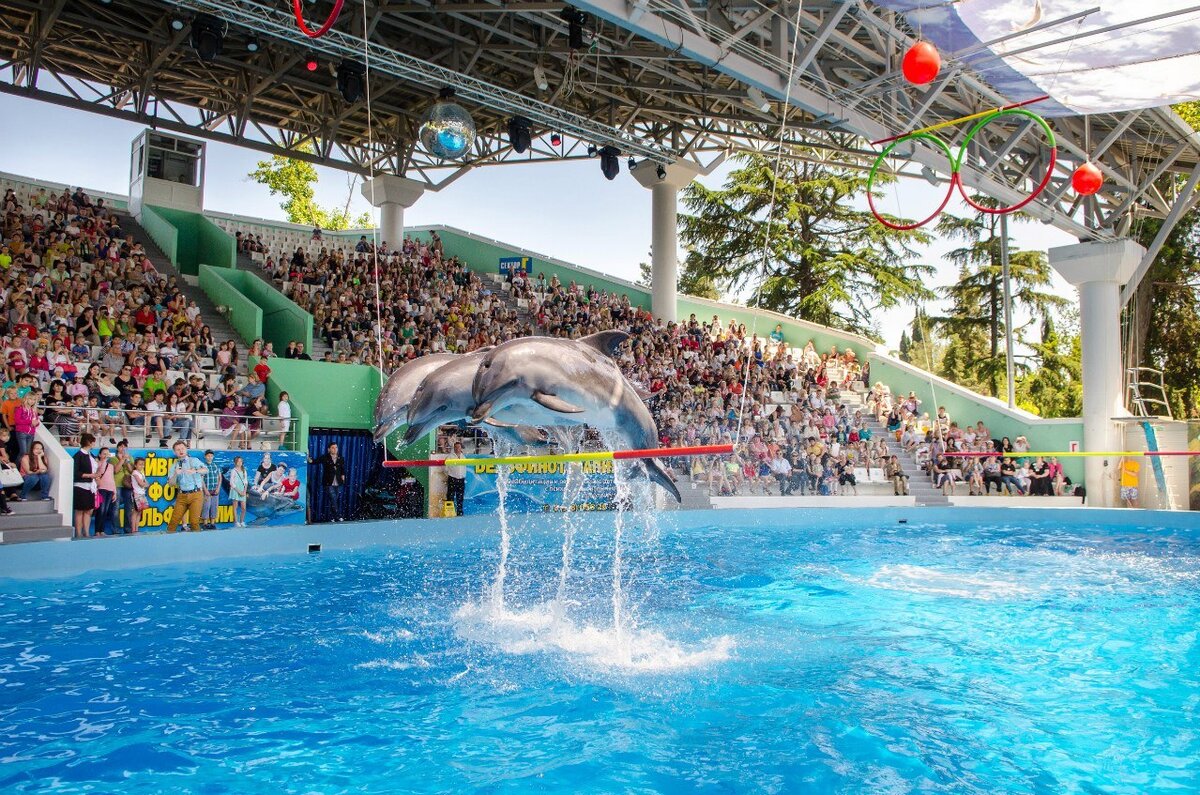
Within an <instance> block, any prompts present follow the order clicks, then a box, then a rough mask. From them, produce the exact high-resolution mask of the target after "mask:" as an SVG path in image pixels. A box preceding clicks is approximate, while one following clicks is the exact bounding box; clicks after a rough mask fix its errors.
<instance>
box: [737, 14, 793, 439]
mask: <svg viewBox="0 0 1200 795" xmlns="http://www.w3.org/2000/svg"><path fill="white" fill-rule="evenodd" d="M803 14H804V3H803V0H801V2H799V3H797V4H796V23H795V31H796V35H794V36H793V37H792V54H791V57H790V58H789V63H788V76H787V91H786V93H785V94H784V97H783V110H782V112H781V113H780V118H779V142H778V144H777V146H776V149H775V167H774V168H773V169H772V170H771V177H772V179H771V203H770V204H769V205H768V207H767V226H766V229H764V230H763V264H762V273H761V275H760V276H759V280H758V289H757V290H755V294H754V313H753V315H752V316H751V321H750V337H751V339H753V338H754V336H755V335H756V334H758V316H759V315H760V314H761V313H762V290H763V285H764V284H765V283H766V281H767V261H768V256H769V252H770V250H771V230H772V227H773V226H774V223H775V199H776V194H777V193H778V191H779V178H780V177H779V169H780V167H781V166H782V165H783V141H784V138H785V137H786V135H787V118H788V112H789V111H790V110H791V109H792V85H793V84H794V78H795V74H796V51H797V49H798V47H799V44H800V20H801V18H802V17H803ZM753 356H754V351H753V350H750V351H748V352H747V353H746V359H745V363H744V365H743V367H744V368H745V369H744V372H743V373H742V399H741V401H740V403H739V405H738V422H737V435H736V436H735V437H734V440H735V441H737V442H739V443H740V442H741V437H742V421H743V417H744V416H745V413H746V393H747V392H749V391H750V367H751V365H752V362H751V359H752V358H753Z"/></svg>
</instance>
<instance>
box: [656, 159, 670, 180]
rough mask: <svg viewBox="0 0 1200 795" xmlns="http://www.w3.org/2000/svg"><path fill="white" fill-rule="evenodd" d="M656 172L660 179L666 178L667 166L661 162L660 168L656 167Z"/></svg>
mask: <svg viewBox="0 0 1200 795" xmlns="http://www.w3.org/2000/svg"><path fill="white" fill-rule="evenodd" d="M654 174H655V176H657V177H658V178H659V179H666V178H667V167H666V166H664V165H663V164H662V163H659V164H658V168H656V169H654Z"/></svg>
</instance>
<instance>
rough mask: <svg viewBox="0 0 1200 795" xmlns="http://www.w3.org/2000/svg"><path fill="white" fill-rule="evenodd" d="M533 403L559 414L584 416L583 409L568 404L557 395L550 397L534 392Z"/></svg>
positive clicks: (544, 393)
mask: <svg viewBox="0 0 1200 795" xmlns="http://www.w3.org/2000/svg"><path fill="white" fill-rule="evenodd" d="M533 401H534V402H535V403H537V404H538V405H540V406H542V407H543V408H547V409H550V410H551V411H557V412H558V413H559V414H582V413H583V409H581V408H579V406H576V405H575V404H573V403H568V402H567V401H565V400H563V399H562V398H560V397H558V396H557V395H550V394H547V393H546V392H534V393H533Z"/></svg>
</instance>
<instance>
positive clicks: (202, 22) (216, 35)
mask: <svg viewBox="0 0 1200 795" xmlns="http://www.w3.org/2000/svg"><path fill="white" fill-rule="evenodd" d="M225 29H226V25H225V23H224V22H223V21H222V20H220V19H217V18H216V17H214V16H211V15H210V14H197V15H196V17H195V18H194V19H193V20H192V49H194V50H195V51H196V56H197V57H199V58H200V60H201V61H204V62H206V63H208V62H211V61H214V60H216V58H217V56H218V55H220V54H221V48H222V47H224V46H225Z"/></svg>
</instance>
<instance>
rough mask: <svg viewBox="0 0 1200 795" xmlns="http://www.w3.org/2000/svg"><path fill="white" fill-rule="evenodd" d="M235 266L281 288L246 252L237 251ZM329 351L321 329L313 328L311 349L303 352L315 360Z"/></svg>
mask: <svg viewBox="0 0 1200 795" xmlns="http://www.w3.org/2000/svg"><path fill="white" fill-rule="evenodd" d="M237 268H238V270H240V271H245V272H246V273H249V274H252V275H254V276H257V277H258V278H259V279H262V280H263V281H264V282H266V283H267V284H268V285H270V286H271V287H272V288H273V289H276V290H279V289H281V288H282V285H281V284H279V283H278V282H276V281H275V280H274V279H272V278H271V274H269V273H267V272H266V271H265V270H263V267H262V265H260V264H259V263H258V261H257V260H255V259H254V257H252V256H250V255H249V254H246V253H244V252H241V251H239V252H238V255H237ZM331 351H332V348H330V347H329V345H328V344H327V343H326V342H325V340H324V339H323V338H322V337H321V330H320V329H318V328H314V329H313V341H312V350H306V351H305V353H307V354H308V355H309V356H311V357H312V358H313V361H317V360H319V359H323V358H325V354H326V353H329V352H331ZM276 353H277V354H279V355H280V356H282V355H283V351H276Z"/></svg>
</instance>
